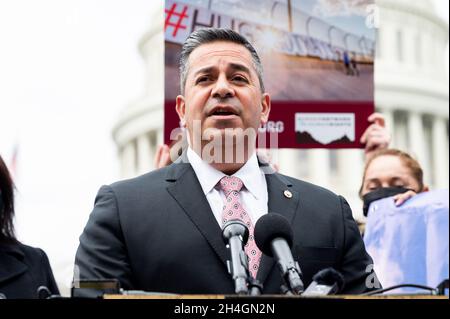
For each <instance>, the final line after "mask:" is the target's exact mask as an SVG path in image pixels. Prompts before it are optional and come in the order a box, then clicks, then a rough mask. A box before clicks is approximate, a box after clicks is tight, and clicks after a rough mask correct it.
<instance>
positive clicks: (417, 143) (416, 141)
mask: <svg viewBox="0 0 450 319" xmlns="http://www.w3.org/2000/svg"><path fill="white" fill-rule="evenodd" d="M408 140H409V152H410V153H411V155H412V156H413V157H414V158H416V159H417V160H418V161H419V163H420V164H421V166H422V169H423V171H424V181H425V183H428V184H429V183H430V178H429V177H430V176H429V175H430V174H429V172H430V165H429V162H428V156H426V151H427V148H426V142H425V138H424V126H423V121H422V116H421V114H420V113H419V112H417V111H410V112H408Z"/></svg>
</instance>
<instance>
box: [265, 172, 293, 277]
mask: <svg viewBox="0 0 450 319" xmlns="http://www.w3.org/2000/svg"><path fill="white" fill-rule="evenodd" d="M265 176H266V182H267V192H268V198H269V203H268V206H269V207H268V209H269V210H268V212H269V214H270V213H277V214H280V215H283V216H284V217H286V219H287V220H288V221H289V223H290V224H292V222H293V220H294V217H295V213H296V211H297V207H298V204H299V199H300V197H299V194H298V193H297V192H296V191H294V190H293V189H292V184H291V183H290V182H289V181H288V180H287V179H286V178H284V177H283V176H282V175H280V174H277V173H274V174H266V175H265ZM290 195H292V196H290ZM274 265H275V260H274V259H273V258H270V257H267V256H265V255H263V256H262V258H261V263H260V268H259V270H258V274H257V276H256V277H257V279H258V280H259V281H260V282H261V283H264V282H265V281H266V279H267V277H268V275H269V273H270V272H272V271H273V267H274Z"/></svg>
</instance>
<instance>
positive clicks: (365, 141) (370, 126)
mask: <svg viewBox="0 0 450 319" xmlns="http://www.w3.org/2000/svg"><path fill="white" fill-rule="evenodd" d="M374 125H375V124H371V125H369V127H368V128H366V130H365V131H364V133H363V135H362V136H361V139H360V142H361V144H366V143H367V138H368V137H369V134H370V133H372V131H373V130H374Z"/></svg>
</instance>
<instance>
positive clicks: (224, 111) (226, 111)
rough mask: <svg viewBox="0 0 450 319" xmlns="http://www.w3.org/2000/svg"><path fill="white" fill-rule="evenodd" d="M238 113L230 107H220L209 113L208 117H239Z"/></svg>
mask: <svg viewBox="0 0 450 319" xmlns="http://www.w3.org/2000/svg"><path fill="white" fill-rule="evenodd" d="M237 115H238V112H237V111H236V110H235V109H234V108H233V107H230V106H223V107H222V106H218V107H215V108H213V109H212V110H211V112H209V115H208V116H215V117H224V118H226V117H231V116H237Z"/></svg>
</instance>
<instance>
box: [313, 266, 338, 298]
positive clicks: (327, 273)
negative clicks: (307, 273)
mask: <svg viewBox="0 0 450 319" xmlns="http://www.w3.org/2000/svg"><path fill="white" fill-rule="evenodd" d="M312 280H313V281H315V282H317V283H318V284H320V285H327V286H332V285H334V284H336V286H337V291H336V293H338V292H340V291H341V290H342V288H344V283H345V281H344V276H342V274H341V273H340V272H339V271H337V270H335V269H333V268H326V269H323V270H321V271H319V272H318V273H317V274H315V275H314V276H313V278H312Z"/></svg>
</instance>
